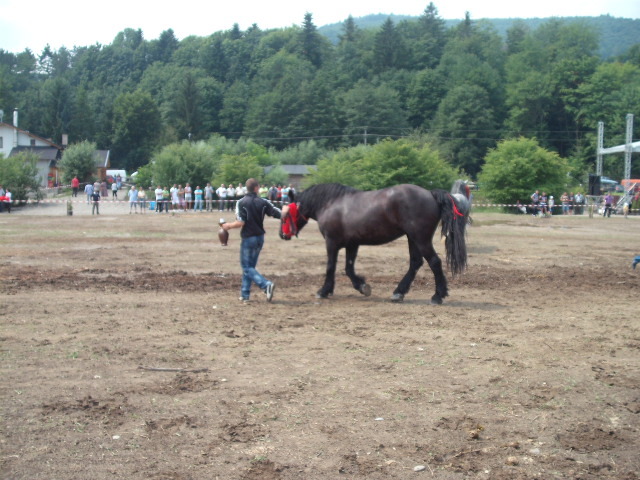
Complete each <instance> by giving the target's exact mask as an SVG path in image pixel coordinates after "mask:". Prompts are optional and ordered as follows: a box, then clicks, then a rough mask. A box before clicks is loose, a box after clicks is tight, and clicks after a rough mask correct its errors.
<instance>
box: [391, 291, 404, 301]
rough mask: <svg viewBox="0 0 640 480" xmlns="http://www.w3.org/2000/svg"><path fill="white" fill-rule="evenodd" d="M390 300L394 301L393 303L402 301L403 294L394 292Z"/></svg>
mask: <svg viewBox="0 0 640 480" xmlns="http://www.w3.org/2000/svg"><path fill="white" fill-rule="evenodd" d="M391 301H392V302H395V303H400V302H403V301H404V295H403V294H401V293H394V294H393V295H392V296H391Z"/></svg>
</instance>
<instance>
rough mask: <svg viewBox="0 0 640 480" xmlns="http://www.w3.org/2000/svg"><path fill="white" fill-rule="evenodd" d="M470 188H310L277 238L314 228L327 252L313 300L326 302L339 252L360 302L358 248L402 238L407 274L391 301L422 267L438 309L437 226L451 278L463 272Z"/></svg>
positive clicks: (363, 288)
mask: <svg viewBox="0 0 640 480" xmlns="http://www.w3.org/2000/svg"><path fill="white" fill-rule="evenodd" d="M469 198H470V193H469V188H468V186H467V185H466V183H465V182H463V181H462V180H457V181H456V182H455V183H454V185H453V187H452V189H451V192H447V191H445V190H440V189H434V190H425V189H423V188H421V187H418V186H416V185H409V184H403V185H397V186H393V187H388V188H384V189H382V190H375V191H361V190H357V189H355V188H352V187H348V186H346V185H342V184H339V183H325V184H317V185H313V186H311V187H310V188H308V189H307V190H305V191H303V192H302V193H301V194H299V195H298V196H297V198H296V202H295V203H294V204H291V205H290V211H289V213H288V214H287V215H285V216H284V218H283V219H282V222H281V231H280V237H281V238H283V239H285V240H288V239H290V238H291V236H292V235H296V236H297V235H298V232H299V231H300V230H302V228H304V226H305V225H306V224H307V223H308V221H309V219H310V218H311V219H313V220H315V221H316V222H317V223H318V227H319V229H320V233H322V236H323V237H324V239H325V243H326V249H327V270H326V276H325V281H324V284H323V285H322V287H321V288H320V290H318V292H317V294H316V296H317V297H318V298H328V297H329V296H331V295H333V290H334V286H335V273H336V264H337V260H338V252H339V251H340V250H341V249H342V248H344V249H345V251H346V269H345V272H346V274H347V276H348V277H349V279H350V280H351V283H352V285H353V288H355V289H356V290H357V291H358V292H360V293H361V294H363V295H364V296H367V297H368V296H370V295H371V286H370V285H369V284H367V282H366V280H365V278H364V277H362V276H360V275H357V274H356V272H355V263H356V257H357V256H358V248H359V247H360V245H383V244H385V243H389V242H392V241H394V240H396V239H398V238H400V237H402V236H404V235H406V236H407V239H408V241H409V270H408V271H407V273H406V274H405V275H404V277H403V278H402V280H400V283H398V286H397V287H396V289H395V290H394V292H393V295H392V297H391V301H393V302H402V301H403V300H404V297H405V295H406V294H407V293H408V292H409V289H410V287H411V284H412V283H413V280H414V278H415V276H416V273H417V271H418V269H420V267H421V266H422V265H423V264H424V260H426V261H427V263H428V265H429V267H431V271H432V272H433V275H434V277H435V283H436V285H435V293H434V295H433V296H432V297H431V303H432V304H437V305H440V304H442V299H443V298H445V297H446V296H448V294H449V291H448V287H447V279H446V277H445V275H444V272H443V269H442V262H441V260H440V258H439V257H438V255H437V253H436V251H435V249H434V248H433V236H434V233H435V231H436V229H437V227H438V224H439V223H442V230H441V233H442V236H444V237H445V250H446V260H447V265H448V267H449V269H450V270H451V272H452V274H453V275H454V276H455V275H458V274H460V273H462V272H463V271H464V269H465V268H466V266H467V248H466V242H465V228H466V224H467V222H468V221H469V211H470V207H471V203H470V199H469Z"/></svg>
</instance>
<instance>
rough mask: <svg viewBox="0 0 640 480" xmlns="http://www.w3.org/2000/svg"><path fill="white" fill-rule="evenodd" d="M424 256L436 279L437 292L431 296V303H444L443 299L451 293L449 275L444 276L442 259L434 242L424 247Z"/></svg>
mask: <svg viewBox="0 0 640 480" xmlns="http://www.w3.org/2000/svg"><path fill="white" fill-rule="evenodd" d="M422 250H423V254H424V258H425V259H426V260H427V263H428V264H429V267H431V271H432V272H433V276H434V277H435V280H436V293H434V294H433V296H432V297H431V303H433V304H436V305H441V304H442V299H443V298H444V297H446V296H447V295H449V289H448V287H447V277H445V276H444V272H443V271H442V261H441V260H440V257H438V254H437V253H436V251H435V250H434V248H433V245H432V244H429V245H428V246H426V247H423V249H422Z"/></svg>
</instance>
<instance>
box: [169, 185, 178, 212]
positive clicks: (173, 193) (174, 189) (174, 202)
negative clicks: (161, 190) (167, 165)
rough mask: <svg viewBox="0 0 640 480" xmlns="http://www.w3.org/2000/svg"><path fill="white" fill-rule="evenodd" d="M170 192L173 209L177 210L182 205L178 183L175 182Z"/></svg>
mask: <svg viewBox="0 0 640 480" xmlns="http://www.w3.org/2000/svg"><path fill="white" fill-rule="evenodd" d="M169 193H170V194H171V209H172V210H177V209H178V208H179V207H180V199H179V198H178V185H176V184H175V183H174V184H173V187H171V189H170V190H169Z"/></svg>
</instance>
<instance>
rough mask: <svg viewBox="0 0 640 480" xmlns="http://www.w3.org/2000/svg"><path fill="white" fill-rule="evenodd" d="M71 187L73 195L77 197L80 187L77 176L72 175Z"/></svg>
mask: <svg viewBox="0 0 640 480" xmlns="http://www.w3.org/2000/svg"><path fill="white" fill-rule="evenodd" d="M71 188H72V189H73V196H74V197H77V196H78V190H79V189H80V180H78V177H77V176H76V177H73V180H71Z"/></svg>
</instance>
